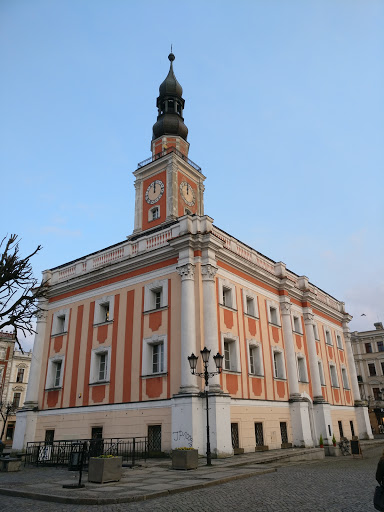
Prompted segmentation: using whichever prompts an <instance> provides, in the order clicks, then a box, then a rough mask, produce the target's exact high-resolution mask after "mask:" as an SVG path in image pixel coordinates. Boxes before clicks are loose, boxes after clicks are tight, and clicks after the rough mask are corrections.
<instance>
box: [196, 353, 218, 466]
mask: <svg viewBox="0 0 384 512" xmlns="http://www.w3.org/2000/svg"><path fill="white" fill-rule="evenodd" d="M200 354H201V357H202V359H203V364H204V371H203V372H201V373H199V372H197V371H196V366H197V360H198V356H195V354H194V353H193V352H192V354H191V355H190V356H188V362H189V366H190V367H191V372H192V375H197V376H198V377H202V378H203V379H204V381H205V402H206V406H207V466H212V462H211V443H210V439H209V409H208V382H209V379H210V378H211V377H214V376H215V375H218V374H219V373H221V370H222V369H223V359H224V356H222V355H221V354H219V352H218V353H217V354H216V355H215V356H213V360H214V361H215V365H216V371H215V372H209V371H208V365H209V356H210V354H211V351H210V350H208V349H207V347H204V349H203V350H200Z"/></svg>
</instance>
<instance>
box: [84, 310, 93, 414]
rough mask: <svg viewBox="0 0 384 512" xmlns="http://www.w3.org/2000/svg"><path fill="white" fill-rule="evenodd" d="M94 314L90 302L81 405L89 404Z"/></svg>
mask: <svg viewBox="0 0 384 512" xmlns="http://www.w3.org/2000/svg"><path fill="white" fill-rule="evenodd" d="M94 314H95V301H93V302H91V304H90V308H89V317H88V337H87V353H86V356H85V370H84V388H83V405H88V403H89V372H90V369H91V352H92V341H93V317H94Z"/></svg>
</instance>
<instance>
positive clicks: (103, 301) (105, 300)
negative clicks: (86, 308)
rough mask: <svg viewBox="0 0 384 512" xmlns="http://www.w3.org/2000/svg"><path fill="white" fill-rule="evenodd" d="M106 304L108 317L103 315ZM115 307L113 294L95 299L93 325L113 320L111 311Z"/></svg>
mask: <svg viewBox="0 0 384 512" xmlns="http://www.w3.org/2000/svg"><path fill="white" fill-rule="evenodd" d="M107 304H108V309H109V319H108V320H106V317H105V307H106V305H107ZM114 309H115V296H114V295H104V297H100V298H99V299H97V300H95V312H94V315H93V325H100V324H107V323H111V322H113V312H114Z"/></svg>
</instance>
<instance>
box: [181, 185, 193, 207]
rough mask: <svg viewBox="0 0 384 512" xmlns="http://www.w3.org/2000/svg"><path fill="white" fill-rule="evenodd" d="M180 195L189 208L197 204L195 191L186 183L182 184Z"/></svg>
mask: <svg viewBox="0 0 384 512" xmlns="http://www.w3.org/2000/svg"><path fill="white" fill-rule="evenodd" d="M180 195H181V197H182V198H183V201H184V203H185V204H187V205H188V206H193V205H194V204H195V203H196V195H195V191H194V190H193V188H192V187H191V185H190V184H189V183H187V182H186V181H182V182H181V183H180Z"/></svg>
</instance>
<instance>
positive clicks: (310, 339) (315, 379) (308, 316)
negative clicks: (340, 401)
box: [304, 308, 324, 402]
mask: <svg viewBox="0 0 384 512" xmlns="http://www.w3.org/2000/svg"><path fill="white" fill-rule="evenodd" d="M313 319H314V314H313V312H312V310H311V309H309V308H306V311H305V312H304V325H305V334H306V337H307V346H308V356H309V368H310V370H311V383H312V392H313V401H314V402H324V398H323V393H322V391H321V382H320V375H319V365H318V362H317V352H316V340H315V333H314V332H313Z"/></svg>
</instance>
